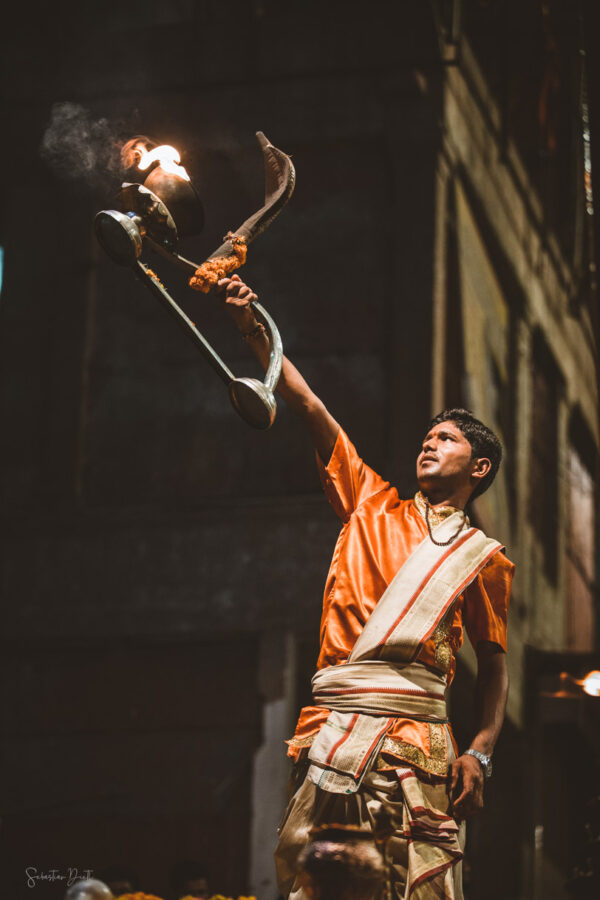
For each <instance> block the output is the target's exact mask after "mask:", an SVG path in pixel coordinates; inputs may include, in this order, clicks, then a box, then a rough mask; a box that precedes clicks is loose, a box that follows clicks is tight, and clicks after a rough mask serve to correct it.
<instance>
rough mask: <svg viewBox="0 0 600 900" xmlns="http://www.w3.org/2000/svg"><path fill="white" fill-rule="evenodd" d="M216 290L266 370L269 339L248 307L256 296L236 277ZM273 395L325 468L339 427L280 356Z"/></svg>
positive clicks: (297, 373) (301, 379) (287, 362)
mask: <svg viewBox="0 0 600 900" xmlns="http://www.w3.org/2000/svg"><path fill="white" fill-rule="evenodd" d="M219 288H220V289H221V293H222V295H223V297H224V298H225V303H226V306H227V311H228V313H229V315H230V316H231V318H232V319H233V321H234V322H235V324H236V326H237V328H238V330H239V331H240V333H241V334H242V335H244V336H245V338H246V341H247V342H248V344H249V345H250V348H251V349H252V352H253V353H254V355H255V356H256V358H257V359H258V361H259V362H260V364H261V365H262V367H263V369H265V371H266V369H267V367H268V365H269V354H270V347H269V339H268V338H267V335H266V334H265V331H264V329H263V328H262V326H261V325H260V324H259V323H258V322H257V320H256V318H255V316H254V313H253V311H252V309H251V308H250V305H249V304H250V303H252V301H254V300H256V299H257V296H256V294H255V293H254V292H253V291H252V290H251V288H249V287H248V285H246V284H244V282H243V281H242V280H241V278H240V277H239V276H238V275H233V276H232V277H231V278H222V279H221V281H219ZM277 393H278V394H279V395H280V396H281V397H282V398H283V399H284V400H285V402H286V403H287V405H288V406H289V407H290V409H291V410H292V412H294V413H296V415H298V416H299V417H300V418H301V419H302V421H303V422H304V423H305V425H306V427H307V429H308V432H309V434H310V436H311V438H312V441H313V443H314V445H315V447H316V449H317V452H318V454H319V456H320V457H321V459H322V460H323V462H324V463H325V465H327V463H328V462H329V458H330V457H331V453H332V451H333V448H334V446H335V442H336V439H337V436H338V432H339V430H340V426H339V424H338V423H337V422H336V420H335V419H334V418H333V416H332V415H331V414H330V413H329V412H328V410H327V408H326V407H325V405H324V403H323V402H322V401H321V400H320V399H319V398H318V397H317V395H316V394H315V393H314V392H313V391H312V390H311V389H310V387H309V386H308V384H307V383H306V381H305V380H304V378H303V377H302V375H301V374H300V372H299V371H298V369H297V368H296V367H295V366H294V365H293V364H292V363H291V362H290V361H289V359H288V358H287V357H286V356H284V357H283V365H282V368H281V377H280V378H279V383H278V385H277Z"/></svg>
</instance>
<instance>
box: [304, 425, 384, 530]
mask: <svg viewBox="0 0 600 900" xmlns="http://www.w3.org/2000/svg"><path fill="white" fill-rule="evenodd" d="M317 465H318V468H319V475H320V476H321V484H322V485H323V490H324V491H325V496H326V497H327V499H328V500H329V502H330V503H331V505H332V506H333V508H334V510H335V511H336V513H337V514H338V516H339V517H340V519H342V520H343V521H344V522H347V521H348V519H349V518H350V516H351V515H352V513H353V512H354V510H355V509H357V508H358V507H359V506H360V504H361V503H363V502H364V501H365V500H367V499H368V498H369V497H372V496H373V494H376V493H377V492H378V491H381V490H383V489H384V488H386V487H389V484H388V482H387V481H384V480H383V478H380V476H379V475H378V474H377V473H376V472H374V471H373V469H371V468H369V466H367V465H366V463H364V462H363V461H362V459H361V458H360V456H359V455H358V453H357V452H356V448H355V447H354V444H353V443H352V442H351V441H350V439H349V438H348V435H347V434H346V432H345V431H344V430H343V428H340V431H339V434H338V436H337V440H336V442H335V446H334V448H333V452H332V454H331V458H330V460H329V462H328V463H327V465H326V466H325V465H324V464H323V462H322V460H321V458H320V456H319V454H318V453H317Z"/></svg>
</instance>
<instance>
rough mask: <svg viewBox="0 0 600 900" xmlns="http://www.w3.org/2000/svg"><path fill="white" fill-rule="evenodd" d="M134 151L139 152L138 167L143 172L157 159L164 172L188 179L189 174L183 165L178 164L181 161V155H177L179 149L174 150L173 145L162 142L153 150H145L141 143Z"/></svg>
mask: <svg viewBox="0 0 600 900" xmlns="http://www.w3.org/2000/svg"><path fill="white" fill-rule="evenodd" d="M136 152H138V153H139V154H140V161H139V163H138V168H139V169H141V170H142V172H145V170H146V169H147V168H148V167H149V166H150V165H152V163H153V162H155V161H156V160H158V162H159V163H160V167H161V169H162V170H163V171H164V172H168V173H169V175H178V176H179V178H184V179H185V180H186V181H189V180H190V176H189V175H188V173H187V172H186V171H185V169H184V168H183V166H180V165H178V163H179V162H180V161H181V157H180V156H179V151H178V150H176V149H175V147H171V146H170V145H169V144H162V145H161V146H160V147H155V148H154V149H153V150H146V148H145V147H144V146H143V145H142V144H138V146H137V147H136Z"/></svg>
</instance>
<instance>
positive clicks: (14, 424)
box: [0, 0, 441, 897]
mask: <svg viewBox="0 0 600 900" xmlns="http://www.w3.org/2000/svg"><path fill="white" fill-rule="evenodd" d="M13 13H14V18H13V22H12V25H11V27H10V28H9V29H5V30H3V35H2V43H3V48H2V66H3V104H2V111H3V116H2V122H3V128H2V131H3V135H4V140H3V142H2V151H1V152H2V167H1V168H2V172H3V176H2V199H1V201H0V216H1V218H0V245H2V246H3V248H4V260H5V262H4V282H3V287H2V295H1V298H0V366H1V374H2V383H1V388H0V410H1V417H2V422H3V423H4V424H3V428H2V441H1V446H0V484H1V492H2V493H1V496H2V504H1V509H0V527H1V530H2V541H3V551H2V554H3V555H2V568H1V582H2V595H3V606H2V642H3V648H4V649H3V654H2V657H3V666H4V669H3V671H4V676H3V685H4V687H3V690H4V692H5V700H6V702H5V707H4V709H5V714H4V716H3V731H4V740H5V747H6V750H5V766H4V782H5V787H4V790H3V797H4V799H3V812H2V814H3V829H4V841H3V848H4V849H3V852H4V860H5V862H4V863H3V869H2V871H3V876H2V877H3V880H4V881H5V882H6V884H7V885H8V886H9V889H10V892H11V894H10V895H11V896H12V897H17V896H33V891H31V890H30V889H28V888H27V887H26V886H25V883H24V876H23V871H24V867H25V866H33V867H36V868H37V869H38V870H40V871H43V870H47V869H48V867H52V866H56V867H58V868H62V870H63V871H64V869H65V867H68V866H74V867H79V868H84V867H90V868H92V869H94V870H95V871H96V872H98V871H99V870H100V869H101V868H102V867H103V866H105V865H108V864H110V863H112V862H118V861H122V862H127V863H129V864H131V865H132V866H133V867H134V868H137V869H138V870H139V871H140V872H141V874H142V876H143V887H144V888H145V889H147V890H152V891H155V892H156V893H159V894H161V895H164V893H165V892H166V891H167V885H166V870H167V868H168V866H169V865H170V864H171V863H173V862H175V861H176V860H177V859H178V858H181V857H185V856H192V857H194V858H201V859H203V860H205V861H207V860H210V868H211V877H212V884H213V887H214V889H215V890H222V891H238V892H243V891H246V890H247V887H248V828H249V818H250V811H249V797H250V768H251V760H252V754H253V751H254V749H255V748H256V746H257V745H258V744H259V742H260V739H261V737H260V730H261V718H260V697H259V696H258V687H257V685H258V679H257V652H258V650H257V647H258V643H257V642H258V640H259V638H261V637H262V640H263V641H264V640H265V635H266V639H267V640H269V637H268V636H269V634H275V633H277V634H280V633H282V630H283V631H290V630H291V631H292V632H293V633H294V634H295V636H296V639H297V641H298V646H299V647H300V648H304V650H303V651H302V652H301V653H300V659H299V670H300V671H302V672H304V671H310V668H311V667H312V662H313V659H314V642H315V637H316V631H317V628H318V621H319V608H320V596H321V591H322V584H323V579H324V576H325V573H326V571H327V566H328V562H329V557H330V554H331V551H332V547H333V543H334V541H335V536H336V533H337V528H338V524H337V522H336V520H335V517H334V516H333V514H332V513H331V511H330V510H328V509H327V508H326V506H325V504H324V501H323V500H322V498H321V497H320V494H319V486H318V479H317V475H316V470H315V465H314V459H313V451H312V449H311V447H310V444H309V442H308V440H307V438H306V436H305V435H304V434H303V432H302V430H301V428H300V427H299V425H298V424H297V423H296V422H295V421H293V420H292V418H291V416H290V415H289V414H288V413H287V411H286V410H285V409H284V408H283V406H282V404H280V408H279V412H278V418H277V421H276V423H275V425H274V427H273V429H272V430H271V431H270V432H268V433H266V434H265V433H258V432H254V431H251V430H250V429H248V428H247V427H246V426H245V425H244V424H243V423H242V422H241V421H240V420H238V418H237V417H236V415H235V413H234V412H233V410H232V409H231V408H230V406H229V402H228V399H227V396H226V392H225V391H224V389H223V387H222V385H221V384H220V382H218V381H217V379H216V378H215V376H214V375H213V373H212V372H211V371H210V370H209V369H208V367H207V366H206V364H205V363H204V362H203V360H202V359H201V358H200V357H199V356H198V354H197V353H196V352H195V351H194V349H193V348H192V347H191V346H190V345H189V344H188V342H187V341H186V340H185V338H184V337H183V336H182V335H181V334H180V332H179V330H178V329H177V328H176V327H175V326H174V325H173V324H172V322H171V321H170V320H169V319H168V318H167V317H166V316H165V314H164V312H163V311H162V310H161V309H160V308H159V307H158V305H157V304H156V302H155V301H154V300H153V299H152V297H151V296H150V295H149V294H147V293H146V292H145V291H144V289H143V287H141V286H140V285H139V284H138V283H137V282H136V281H135V280H134V279H133V277H132V276H131V275H130V274H129V273H128V272H126V271H123V270H121V269H118V268H117V267H116V266H115V265H114V264H113V263H112V262H111V261H110V260H108V259H107V258H106V257H105V256H104V255H103V253H102V251H101V250H100V249H99V248H98V246H97V245H96V243H95V239H94V237H93V233H92V221H93V217H94V215H95V213H96V211H97V210H99V209H101V208H105V207H110V206H111V205H112V197H113V195H114V193H115V191H116V189H117V188H118V185H119V183H120V181H119V178H118V177H117V175H116V173H115V172H113V171H112V170H110V169H109V168H108V166H107V160H108V159H109V158H110V154H109V153H108V154H107V149H109V148H110V146H111V144H112V142H116V143H118V142H120V141H121V140H123V139H126V138H128V137H130V136H131V135H132V134H135V133H140V132H142V133H148V134H150V135H152V136H153V137H156V138H157V139H159V140H160V141H161V142H163V143H173V144H175V145H176V146H177V147H179V149H180V150H181V152H182V156H183V162H184V164H185V165H186V166H187V167H188V168H189V170H190V172H191V174H192V176H193V178H194V180H195V182H196V184H197V186H198V188H199V190H200V193H201V195H202V197H203V200H204V204H205V209H206V220H207V225H206V229H205V231H204V234H203V235H202V236H201V238H199V239H197V240H195V241H192V242H190V243H189V245H188V246H186V247H184V248H183V249H184V253H186V255H189V256H191V257H193V258H197V259H199V260H201V259H203V258H204V257H205V256H207V255H208V253H209V252H210V251H212V250H213V249H214V248H215V247H216V246H217V245H218V243H220V240H221V236H222V234H223V233H224V232H225V231H227V230H228V229H230V228H232V227H236V226H237V225H238V224H240V223H241V221H242V220H243V219H244V218H245V217H246V216H247V215H248V214H249V213H250V212H252V211H253V210H254V209H255V208H257V207H258V206H259V205H260V204H261V202H262V190H263V185H262V163H261V158H260V153H259V151H258V148H257V145H256V142H255V138H254V132H255V131H256V130H257V129H261V130H263V131H264V132H265V133H266V134H267V136H268V137H269V138H270V139H271V140H272V141H273V142H274V143H275V144H276V145H277V146H279V147H281V148H282V149H283V150H284V151H286V152H287V153H290V154H291V155H292V157H293V160H294V164H295V166H296V169H297V175H298V184H297V189H296V192H295V194H294V196H293V198H292V201H291V202H290V204H289V206H288V207H287V208H286V209H285V211H284V212H283V213H282V215H281V218H280V219H279V220H278V221H277V222H276V223H275V224H274V225H273V226H272V228H271V229H270V230H269V231H268V232H267V233H266V234H265V236H264V237H263V238H261V239H260V240H259V241H258V242H257V243H256V245H254V246H252V248H251V250H250V254H249V261H248V263H247V265H246V267H245V269H244V270H243V273H242V274H243V277H245V278H247V279H248V281H249V282H250V283H251V284H252V286H253V287H254V288H255V289H256V290H257V291H258V292H259V294H260V299H261V301H262V302H263V303H264V304H265V305H266V307H267V308H268V309H269V310H270V311H271V312H272V314H273V315H274V317H275V319H276V321H277V323H278V325H279V328H280V331H281V334H282V336H283V341H284V345H285V349H286V351H287V352H288V353H289V355H290V356H291V357H292V359H293V360H294V361H295V362H296V363H297V364H298V366H299V367H300V369H301V370H302V372H303V373H304V374H305V375H306V377H307V378H308V379H309V381H310V382H311V383H312V384H313V385H314V387H315V388H316V390H317V391H318V393H319V394H320V395H321V396H322V398H323V399H324V400H325V402H326V403H327V404H328V405H329V406H330V408H331V409H332V411H333V412H334V414H335V415H336V417H337V418H338V419H339V420H340V421H341V422H342V423H343V425H344V426H345V427H346V429H347V430H348V432H349V433H350V435H351V437H352V439H353V440H354V441H355V442H356V444H357V445H358V446H359V448H360V451H361V453H362V454H363V455H364V456H365V458H366V459H367V460H368V461H369V462H370V463H371V464H372V465H373V466H375V467H376V468H377V469H378V470H379V471H382V472H383V473H384V474H385V475H387V476H388V477H390V478H393V479H394V480H395V481H396V482H397V483H398V485H399V487H400V488H401V489H402V490H403V491H405V492H411V493H412V491H413V490H414V485H413V458H414V454H415V449H416V447H417V446H418V443H419V440H420V437H421V433H422V430H423V427H424V426H425V424H426V422H427V420H428V416H429V412H430V409H429V407H430V399H429V392H430V385H429V372H430V353H431V350H430V348H431V306H430V304H431V288H432V268H433V267H432V245H433V209H434V178H435V176H434V160H435V156H436V153H437V148H438V143H439V141H438V137H439V135H438V131H439V103H440V100H439V95H440V90H439V86H440V78H441V67H440V64H439V54H438V49H437V46H436V44H435V33H434V29H433V22H432V17H431V11H430V8H429V6H428V4H423V3H421V2H406V3H385V2H375V3H371V4H369V6H368V8H367V7H365V6H364V5H363V4H361V3H341V2H337V0H336V2H330V3H327V4H322V3H321V4H319V3H312V2H308V3H307V2H303V3H296V2H292V3H287V4H286V3H284V4H282V3H275V2H270V0H267V2H241V0H240V2H237V0H235V2H230V3H227V4H222V3H216V2H212V0H205V2H197V3H193V2H180V3H175V2H171V3H165V4H159V3H145V4H142V3H139V2H133V3H128V4H120V3H109V4H102V5H99V4H94V5H92V4H88V5H87V6H86V5H81V4H70V3H67V4H62V5H61V6H60V8H56V7H50V6H47V7H44V8H42V9H37V8H36V9H35V10H33V9H31V8H28V9H16V10H14V11H13ZM64 102H69V103H72V104H77V105H78V106H79V107H81V109H79V110H78V111H77V116H78V117H79V118H77V119H76V120H77V121H78V122H80V123H81V122H82V121H83V122H84V124H85V122H87V126H86V127H87V128H88V133H89V140H88V139H84V140H83V142H82V146H81V148H80V149H81V150H82V152H83V154H84V160H88V161H89V167H88V171H87V173H82V169H83V168H85V167H84V166H83V165H82V163H81V160H79V161H76V154H74V152H73V151H74V147H75V144H76V141H75V137H76V135H78V136H81V135H80V132H76V133H75V132H73V131H68V130H67V128H66V124H65V120H64V118H63V119H62V120H60V121H59V120H58V119H57V116H58V115H59V113H61V112H62V114H63V115H64V114H65V108H64V107H60V108H59V109H58V110H57V107H56V106H55V104H62V103H64ZM70 111H71V113H73V112H74V111H73V109H71V110H70ZM66 112H67V113H68V112H69V109H67V110H66ZM102 120H106V122H104V123H103V122H102ZM48 128H54V130H53V131H52V132H51V133H50V136H51V137H53V138H54V137H58V138H60V139H61V140H59V142H58V150H56V152H53V153H51V154H49V153H48V152H43V151H42V149H41V148H42V145H43V144H44V135H45V134H46V145H47V144H48V135H47V130H48ZM84 130H85V129H84ZM65 135H66V139H64V138H65ZM105 138H106V139H107V140H106V141H105ZM55 149H56V148H55ZM15 162H16V166H15V165H14V163H15ZM152 265H153V267H154V268H155V269H156V271H157V272H158V273H159V274H160V275H161V277H162V278H163V280H164V281H165V282H166V284H167V285H168V286H169V287H170V288H171V289H172V290H173V292H174V293H176V295H177V296H178V297H179V298H180V299H182V302H183V304H184V305H185V308H186V309H187V310H188V311H189V313H190V315H191V316H192V318H193V319H194V320H195V321H196V322H197V323H198V324H199V326H200V327H201V328H202V329H203V330H205V332H206V334H207V336H208V337H209V338H210V340H211V341H213V342H214V344H215V346H216V347H217V348H218V349H219V351H220V352H222V354H223V356H224V357H225V359H226V361H227V362H228V364H229V365H230V366H231V367H232V368H233V369H234V371H235V372H236V373H237V374H254V373H255V371H256V368H255V365H254V363H253V361H252V359H251V357H250V354H249V353H248V351H247V348H246V347H245V346H244V345H243V344H242V342H241V341H240V340H239V337H238V335H237V333H236V332H234V330H233V328H232V326H231V324H230V323H229V321H228V320H227V319H226V317H225V316H224V314H223V310H222V309H221V308H220V305H219V302H218V300H216V299H214V298H213V297H208V298H206V297H204V296H202V295H196V294H192V293H191V292H190V291H189V290H187V289H186V287H185V285H184V283H183V281H182V279H181V278H180V277H179V275H178V274H177V273H176V272H175V270H170V269H169V268H168V267H167V266H165V265H164V264H163V263H161V262H160V261H157V262H155V261H152ZM302 653H304V654H305V655H304V656H303V655H302ZM299 690H301V691H304V692H305V691H306V687H305V685H304V683H303V682H302V684H301V685H300V687H299ZM282 752H283V748H282ZM62 889H63V885H61V884H54V885H48V884H45V885H44V884H41V885H38V887H37V888H36V890H35V896H36V897H46V896H47V897H58V896H61V893H62Z"/></svg>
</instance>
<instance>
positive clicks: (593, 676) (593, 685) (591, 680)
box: [582, 669, 600, 697]
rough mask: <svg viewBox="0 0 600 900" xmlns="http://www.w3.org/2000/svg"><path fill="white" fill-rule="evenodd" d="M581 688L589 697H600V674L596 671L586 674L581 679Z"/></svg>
mask: <svg viewBox="0 0 600 900" xmlns="http://www.w3.org/2000/svg"><path fill="white" fill-rule="evenodd" d="M582 687H583V690H584V691H585V692H586V694H589V695H590V697H600V672H598V670H597V669H595V670H594V671H593V672H588V674H587V675H586V676H585V678H584V679H583V685H582Z"/></svg>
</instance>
